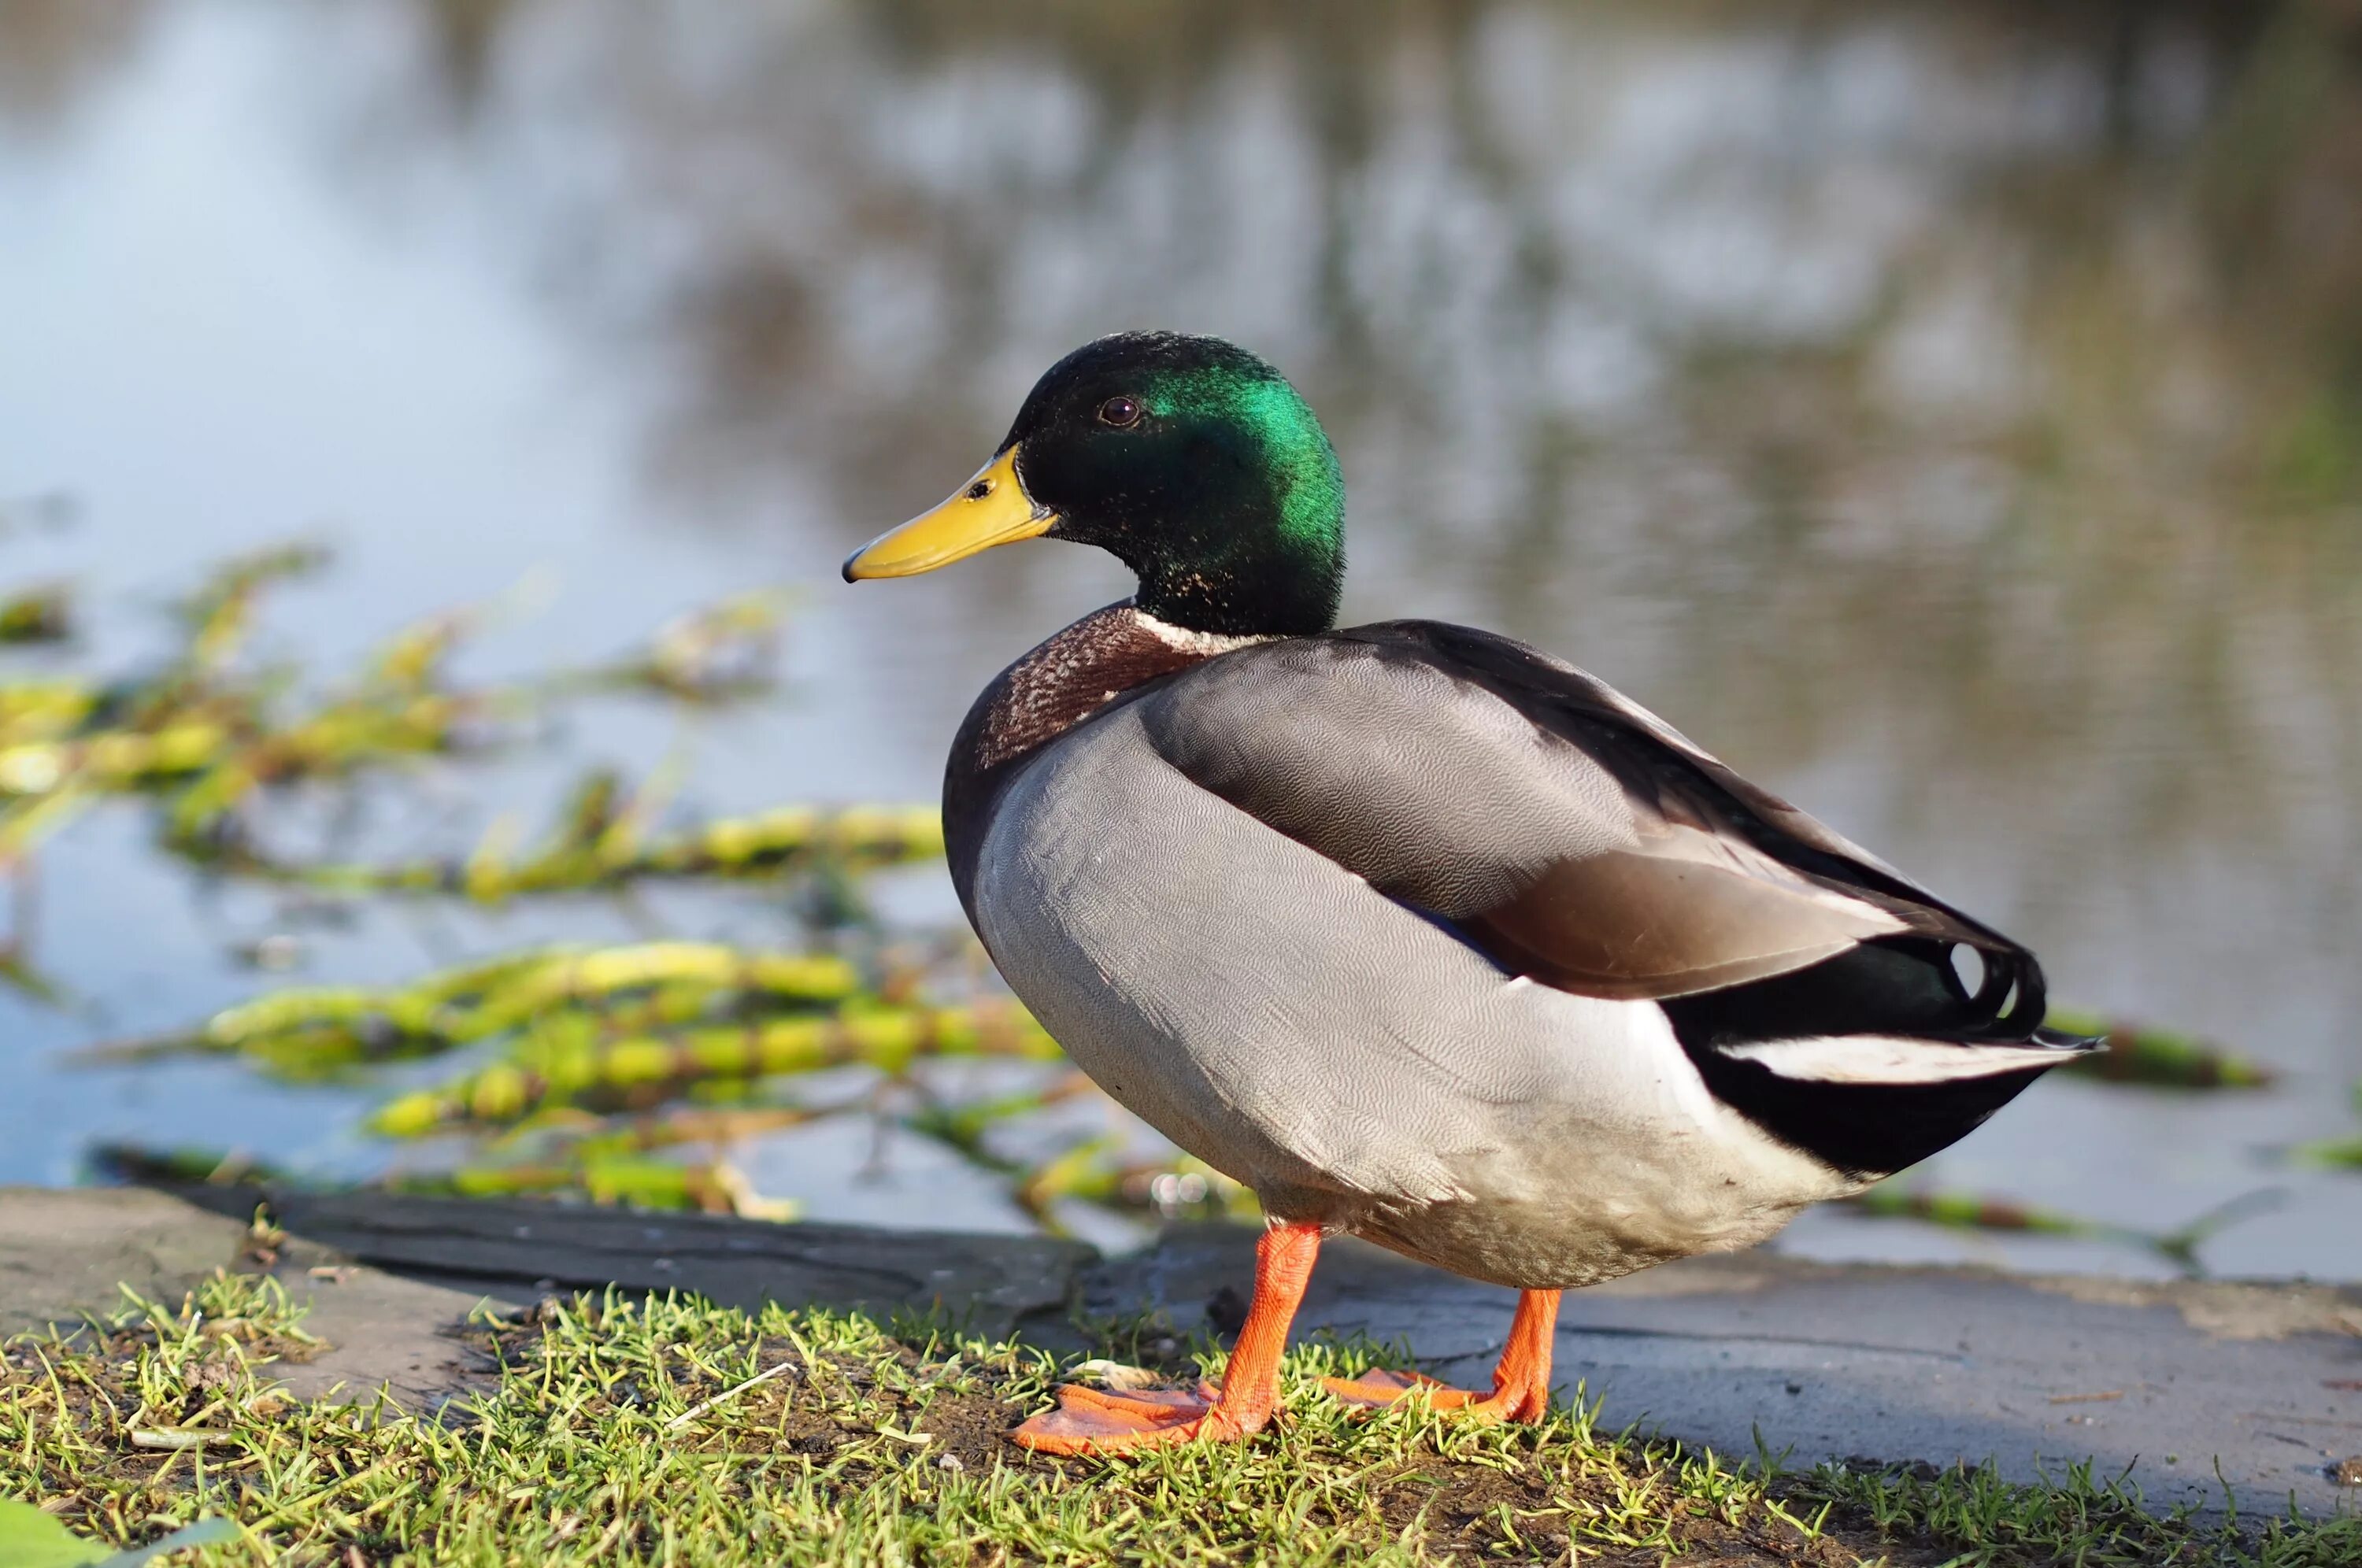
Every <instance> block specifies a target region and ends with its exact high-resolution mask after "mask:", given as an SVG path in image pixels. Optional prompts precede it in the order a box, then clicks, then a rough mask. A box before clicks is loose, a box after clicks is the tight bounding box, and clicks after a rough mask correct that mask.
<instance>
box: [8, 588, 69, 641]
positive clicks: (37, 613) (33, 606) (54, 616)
mask: <svg viewBox="0 0 2362 1568" xmlns="http://www.w3.org/2000/svg"><path fill="white" fill-rule="evenodd" d="M72 635H73V615H72V604H71V602H69V600H68V598H67V596H66V591H65V590H64V589H62V588H60V587H58V586H56V585H55V584H50V585H48V586H45V587H41V588H28V589H21V590H19V591H17V592H15V593H11V594H8V595H6V597H5V598H0V643H18V644H22V643H61V642H63V641H65V639H66V638H68V637H70V636H72Z"/></svg>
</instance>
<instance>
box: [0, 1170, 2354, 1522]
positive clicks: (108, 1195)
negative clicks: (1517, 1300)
mask: <svg viewBox="0 0 2362 1568" xmlns="http://www.w3.org/2000/svg"><path fill="white" fill-rule="evenodd" d="M193 1197H194V1198H196V1199H197V1202H194V1203H193V1202H190V1201H187V1200H186V1199H185V1198H183V1197H176V1196H171V1195H167V1194H163V1193H159V1192H149V1191H138V1190H120V1189H87V1190H78V1191H66V1192H57V1191H46V1190H40V1189H32V1188H21V1187H18V1188H0V1332H9V1331H16V1330H17V1329H21V1328H25V1327H28V1326H30V1325H32V1324H35V1323H39V1322H45V1321H53V1320H61V1319H63V1320H71V1319H72V1318H73V1317H75V1316H77V1315H78V1314H79V1312H80V1311H81V1310H83V1309H92V1310H105V1309H108V1308H109V1307H111V1306H112V1305H114V1304H116V1303H117V1302H118V1301H119V1300H120V1297H119V1296H118V1295H117V1293H116V1282H117V1281H118V1280H120V1281H122V1282H124V1283H127V1284H129V1285H131V1286H134V1287H135V1288H136V1289H138V1290H139V1291H140V1292H141V1294H143V1295H146V1296H149V1297H167V1298H171V1297H177V1296H178V1295H179V1294H180V1292H181V1291H182V1290H184V1289H186V1288H187V1287H188V1286H189V1285H190V1284H193V1282H194V1281H195V1280H197V1279H198V1278H201V1277H202V1276H203V1275H205V1274H206V1273H208V1272H210V1271H211V1270H212V1269H213V1268H215V1267H217V1266H224V1265H230V1266H237V1265H238V1264H239V1249H240V1246H241V1243H242V1242H243V1241H244V1238H245V1233H246V1225H245V1222H244V1220H245V1216H246V1215H247V1214H248V1212H249V1211H250V1210H251V1209H252V1207H253V1204H254V1202H255V1200H256V1194H255V1193H254V1192H253V1191H252V1190H251V1189H236V1188H212V1189H203V1190H200V1191H198V1192H196V1193H195V1194H193ZM272 1205H273V1209H274V1212H275V1213H276V1214H277V1215H278V1217H279V1220H280V1222H281V1224H282V1225H283V1226H285V1227H286V1229H287V1230H288V1231H290V1232H291V1233H292V1240H291V1242H289V1244H288V1245H287V1246H286V1247H285V1249H284V1250H283V1253H282V1255H281V1257H280V1259H279V1260H278V1262H277V1264H275V1266H274V1272H275V1273H276V1274H277V1275H279V1276H280V1277H281V1279H282V1280H283V1281H284V1282H285V1283H286V1284H287V1286H288V1288H289V1289H290V1290H291V1291H292V1292H293V1293H295V1294H296V1295H298V1296H299V1297H306V1298H308V1299H309V1301H310V1303H311V1306H312V1309H313V1315H312V1318H311V1319H310V1320H309V1326H310V1327H311V1328H312V1330H313V1331H315V1332H316V1333H318V1334H320V1335H321V1336H322V1337H323V1338H325V1339H326V1340H327V1341H329V1342H331V1343H332V1345H333V1346H334V1347H335V1348H334V1349H333V1350H331V1351H329V1352H328V1353H326V1354H324V1355H322V1356H320V1357H319V1358H318V1359H316V1360H315V1361H313V1362H310V1363H307V1364H303V1365H300V1366H292V1367H290V1368H288V1375H289V1380H290V1383H291V1385H292V1388H293V1391H294V1392H296V1393H298V1394H301V1395H304V1396H316V1395H319V1394H324V1393H326V1392H328V1391H330V1390H332V1389H335V1388H337V1387H342V1388H344V1389H346V1390H348V1392H351V1393H355V1394H359V1393H363V1392H366V1391H370V1390H374V1389H376V1388H378V1387H381V1386H382V1387H385V1388H387V1389H388V1390H389V1391H390V1392H392V1394H393V1395H394V1397H397V1398H399V1399H401V1400H403V1402H404V1403H407V1404H411V1405H413V1406H414V1408H432V1407H435V1406H437V1405H439V1404H441V1403H442V1402H444V1401H447V1400H448V1399H449V1398H451V1397H453V1396H455V1395H458V1394H461V1393H464V1392H466V1391H468V1390H469V1389H470V1388H472V1387H476V1386H481V1380H482V1379H483V1378H484V1377H485V1376H486V1375H487V1369H486V1368H485V1367H484V1366H483V1365H482V1364H480V1361H479V1360H478V1359H477V1357H476V1355H475V1353H474V1352H472V1351H471V1350H469V1348H468V1347H467V1346H466V1345H464V1344H463V1343H461V1342H459V1341H458V1340H456V1339H454V1338H453V1337H451V1335H450V1329H451V1328H452V1327H453V1326H454V1325H456V1324H457V1323H458V1322H459V1321H460V1320H463V1319H464V1318H465V1317H466V1315H467V1314H468V1313H469V1311H470V1310H471V1309H474V1308H475V1307H476V1306H478V1305H479V1304H480V1303H482V1302H486V1301H490V1302H491V1303H493V1304H495V1305H501V1306H513V1305H521V1304H524V1303H525V1302H529V1301H531V1300H533V1299H535V1297H538V1296H539V1295H541V1294H543V1293H544V1292H546V1291H547V1290H551V1289H559V1290H574V1289H596V1288H600V1287H602V1286H607V1285H611V1284H613V1285H618V1286H624V1287H625V1288H629V1289H667V1288H679V1289H687V1290H694V1291H697V1292H699V1293H701V1294H703V1295H705V1296H707V1297H710V1298H712V1299H713V1300H716V1301H719V1302H723V1303H725V1304H728V1305H734V1306H740V1307H750V1308H751V1307H758V1306H760V1305H761V1304H762V1303H763V1302H764V1301H766V1300H776V1301H779V1302H783V1303H787V1304H791V1305H817V1306H827V1307H833V1308H852V1307H861V1308H866V1309H869V1310H872V1311H877V1312H891V1311H893V1310H895V1309H919V1310H923V1309H927V1308H929V1307H932V1306H934V1305H937V1304H940V1305H942V1306H943V1307H944V1308H946V1309H950V1310H952V1311H953V1312H954V1313H955V1315H964V1316H965V1317H966V1320H967V1321H968V1322H969V1324H970V1325H971V1326H972V1327H973V1329H974V1330H975V1331H977V1332H980V1333H987V1334H1000V1333H1007V1332H1010V1331H1016V1332H1020V1333H1023V1334H1027V1335H1029V1336H1032V1337H1034V1338H1037V1339H1039V1340H1042V1341H1043V1342H1057V1341H1059V1340H1061V1339H1062V1338H1065V1337H1066V1336H1065V1334H1064V1333H1062V1329H1063V1326H1064V1324H1065V1320H1066V1318H1067V1315H1068V1312H1069V1310H1070V1309H1071V1308H1073V1307H1076V1306H1080V1307H1083V1308H1084V1309H1088V1310H1092V1311H1098V1312H1115V1311H1125V1310H1141V1309H1150V1310H1156V1311H1161V1312H1163V1313H1164V1314H1165V1315H1166V1317H1167V1318H1168V1319H1169V1320H1171V1321H1172V1322H1173V1323H1174V1325H1175V1329H1176V1331H1183V1332H1187V1331H1191V1330H1195V1329H1198V1328H1202V1327H1208V1326H1210V1325H1209V1318H1208V1305H1209V1302H1211V1301H1213V1300H1215V1299H1216V1298H1217V1297H1219V1296H1220V1293H1221V1292H1222V1291H1223V1290H1224V1289H1225V1287H1227V1288H1228V1289H1229V1290H1230V1291H1232V1292H1237V1293H1241V1294H1242V1293H1243V1292H1244V1291H1245V1289H1246V1287H1247V1285H1248V1283H1249V1281H1250V1279H1251V1277H1252V1275H1253V1234H1252V1233H1251V1232H1247V1231H1239V1230H1234V1229H1229V1228H1222V1227H1184V1228H1180V1229H1176V1230H1175V1231H1171V1232H1169V1233H1168V1234H1167V1235H1166V1236H1165V1237H1164V1239H1163V1240H1162V1241H1161V1242H1160V1243H1159V1244H1158V1245H1157V1246H1156V1247H1154V1248H1153V1249H1151V1250H1150V1251H1147V1252H1145V1253H1138V1254H1134V1255H1131V1256H1128V1257H1121V1258H1115V1259H1110V1260H1104V1261H1101V1260H1098V1259H1097V1257H1096V1255H1095V1254H1094V1253H1091V1252H1090V1251H1089V1249H1087V1248H1084V1247H1081V1246H1078V1245H1076V1244H1073V1243H1070V1242H1054V1241H1048V1240H1043V1239H1039V1238H1029V1237H1021V1236H980V1235H960V1234H951V1233H946V1232H928V1231H869V1230H862V1229H857V1228H853V1227H844V1226H822V1225H790V1226H778V1225H769V1224H764V1223H761V1222H758V1221H751V1220H731V1219H726V1218H715V1217H710V1216H699V1215H687V1216H684V1215H671V1214H661V1215H659V1214H639V1213H631V1212H626V1211H620V1210H614V1209H575V1208H563V1207H558V1206H555V1205H546V1204H530V1203H505V1202H481V1203H477V1202H463V1201H458V1200H451V1199H436V1198H394V1197H387V1196H384V1195H378V1194H348V1195H339V1196H314V1195H294V1194H290V1195H281V1196H278V1197H276V1198H273V1199H272ZM248 1266H251V1265H250V1264H249V1265H248ZM1512 1305H1513V1298H1512V1297H1511V1295H1510V1293H1509V1292H1507V1291H1505V1290H1497V1289H1494V1288H1492V1287H1489V1286H1479V1285H1473V1284H1471V1283H1469V1282H1467V1281H1464V1280H1460V1279H1455V1278H1452V1277H1451V1276H1450V1275H1441V1274H1438V1273H1436V1272H1434V1271H1433V1270H1430V1269H1425V1268H1421V1267H1418V1266H1417V1265H1415V1264H1408V1263H1406V1262H1404V1261H1402V1260H1401V1259H1398V1258H1396V1257H1394V1256H1392V1255H1391V1254H1388V1253H1383V1252H1380V1251H1378V1250H1376V1249H1374V1248H1371V1247H1366V1246H1362V1245H1359V1244H1357V1243H1353V1242H1334V1243H1331V1244H1330V1246H1329V1247H1327V1248H1326V1249H1324V1252H1323V1255H1322V1259H1321V1264H1320V1268H1319V1272H1318V1273H1317V1274H1316V1275H1314V1280H1313V1286H1312V1290H1311V1293H1310V1295H1309V1296H1308V1298H1307V1300H1306V1303H1305V1309H1304V1312H1303V1315H1302V1317H1301V1319H1300V1320H1299V1328H1300V1330H1301V1331H1303V1332H1307V1333H1309V1332H1316V1331H1321V1330H1327V1331H1331V1332H1335V1333H1340V1334H1352V1333H1363V1334H1367V1335H1369V1336H1370V1337H1372V1338H1374V1339H1376V1340H1380V1341H1383V1342H1398V1343H1401V1344H1405V1345H1407V1346H1408V1347H1410V1349H1411V1350H1412V1352H1413V1353H1415V1354H1416V1355H1417V1356H1418V1358H1419V1360H1420V1361H1421V1363H1422V1364H1425V1365H1426V1366H1427V1367H1428V1368H1429V1370H1430V1371H1433V1372H1435V1373H1437V1374H1438V1375H1441V1376H1445V1377H1448V1378H1452V1379H1455V1380H1458V1381H1461V1382H1464V1383H1473V1384H1477V1385H1480V1386H1481V1385H1482V1384H1483V1383H1484V1382H1485V1376H1486V1374H1487V1372H1488V1369H1489V1366H1490V1363H1491V1360H1492V1358H1493V1356H1494V1355H1495V1354H1496V1353H1497V1351H1498V1349H1499V1346H1500V1342H1501V1336H1502V1334H1503V1332H1504V1331H1505V1330H1506V1329H1507V1324H1508V1319H1509V1313H1510V1309H1511V1307H1512ZM1217 1316H1220V1314H1219V1313H1218V1314H1217ZM1558 1371H1559V1374H1560V1384H1561V1388H1562V1392H1568V1393H1571V1392H1572V1391H1573V1387H1574V1386H1575V1385H1576V1383H1577V1382H1578V1381H1579V1382H1580V1383H1581V1384H1582V1385H1583V1386H1584V1392H1585V1394H1586V1396H1587V1397H1592V1398H1595V1399H1597V1400H1598V1401H1600V1404H1601V1417H1602V1419H1603V1420H1604V1421H1605V1422H1606V1424H1607V1425H1608V1426H1609V1427H1610V1428H1621V1427H1624V1426H1626V1425H1629V1424H1635V1423H1638V1424H1639V1425H1641V1426H1643V1427H1644V1428H1655V1429H1657V1430H1661V1431H1663V1432H1664V1433H1665V1434H1666V1435H1668V1436H1672V1437H1677V1438H1681V1439H1683V1440H1685V1441H1693V1442H1701V1443H1705V1444H1709V1445H1711V1446H1713V1447H1714V1448H1716V1449H1717V1450H1719V1451H1721V1452H1728V1453H1738V1454H1748V1453H1751V1452H1753V1451H1754V1447H1755V1437H1756V1434H1757V1432H1759V1431H1760V1434H1761V1437H1762V1439H1763V1441H1764V1443H1765V1445H1766V1446H1767V1447H1769V1448H1770V1449H1771V1450H1772V1451H1773V1452H1780V1451H1782V1450H1785V1451H1787V1452H1788V1456H1789V1459H1790V1460H1791V1462H1792V1463H1810V1462H1812V1461H1815V1460H1818V1459H1821V1458H1826V1457H1853V1456H1860V1457H1866V1458H1869V1459H1873V1460H1878V1461H1905V1462H1908V1461H1922V1462H1926V1463H1934V1464H1948V1463H1952V1462H1953V1461H1955V1460H1960V1459H1965V1460H1969V1461H1970V1462H1977V1461H1982V1460H1985V1459H1992V1460H1993V1461H1994V1462H1995V1463H1997V1464H1998V1465H1999V1466H2000V1468H2001V1469H2002V1471H2003V1473H2004V1474H2008V1475H2010V1476H2013V1477H2014V1478H2018V1479H2025V1480H2031V1479H2034V1478H2036V1477H2037V1476H2038V1475H2040V1474H2044V1473H2045V1472H2046V1471H2047V1473H2049V1474H2058V1473H2059V1472H2060V1471H2061V1470H2062V1468H2063V1467H2064V1466H2065V1465H2066V1464H2067V1463H2072V1462H2078V1461H2081V1460H2085V1459H2090V1460H2092V1461H2093V1462H2095V1463H2096V1464H2097V1466H2098V1468H2099V1469H2100V1471H2101V1472H2102V1473H2103V1474H2115V1473H2116V1472H2118V1471H2122V1470H2125V1469H2126V1468H2128V1467H2130V1468H2132V1469H2133V1474H2134V1478H2135V1479H2136V1481H2138V1482H2139V1483H2140V1484H2141V1485H2142V1486H2143V1487H2144V1489H2145V1490H2146V1492H2147V1495H2148V1496H2149V1497H2150V1498H2151V1500H2152V1501H2154V1502H2157V1503H2158V1504H2160V1505H2163V1504H2170V1503H2180V1502H2188V1503H2191V1504H2194V1505H2197V1506H2199V1507H2205V1508H2209V1509H2212V1508H2219V1507H2220V1504H2221V1501H2222V1493H2221V1490H2220V1487H2219V1485H2217V1483H2216V1481H2215V1470H2216V1467H2217V1466H2218V1465H2219V1466H2220V1468H2221V1472H2222V1474H2223V1477H2224V1479H2226V1480H2228V1481H2229V1482H2230V1483H2231V1484H2232V1485H2233V1486H2234V1487H2235V1488H2236V1489H2237V1492H2238V1496H2239V1498H2240V1506H2241V1507H2242V1509H2243V1510H2244V1511H2247V1512H2251V1513H2252V1512H2256V1511H2265V1512H2269V1511H2273V1510H2276V1509H2279V1508H2282V1507H2286V1506H2287V1504H2288V1502H2289V1501H2290V1499H2291V1498H2293V1500H2294V1502H2295V1503H2296V1506H2297V1507H2299V1509H2300V1510H2301V1511H2303V1512H2305V1513H2307V1514H2314V1515H2321V1514H2328V1513H2333V1512H2337V1511H2340V1510H2351V1509H2353V1508H2355V1507H2357V1506H2362V1497H2357V1496H2356V1490H2355V1489H2353V1488H2348V1487H2341V1486H2339V1485H2337V1484H2336V1482H2335V1480H2334V1467H2335V1465H2336V1464H2337V1463H2338V1462H2339V1461H2341V1460H2343V1459H2345V1458H2346V1457H2348V1456H2353V1455H2357V1454H2362V1292H2357V1291H2356V1290H2353V1289H2347V1288H2338V1287H2333V1286H2320V1285H2312V1284H2304V1283H2287V1282H2256V1283H2235V1282H2219V1281H2204V1282H2191V1283H2188V1284H2170V1285H2155V1284H2134V1283H2129V1282H2125V1281H2116V1280H2100V1279H2090V1278H2081V1277H2073V1278H2051V1277H2023V1276H2016V1275H2005V1274H2001V1273H1997V1272H1991V1271H1984V1270H1975V1269H1945V1268H1917V1267H1915V1268H1882V1267H1876V1266H1868V1265H1852V1264H1843V1265H1839V1264H1814V1263H1808V1262H1804V1261H1801V1260H1797V1259H1793V1258H1783V1257H1781V1256H1779V1255H1778V1254H1776V1253H1760V1252H1759V1253H1748V1254H1745V1255H1742V1256H1738V1257H1726V1258H1698V1259H1693V1260H1690V1261H1689V1262H1686V1263H1680V1264H1668V1265H1666V1266H1665V1267H1662V1268H1659V1269H1653V1270H1650V1271H1649V1272H1648V1273H1646V1274H1642V1275H1634V1276H1632V1277H1631V1278H1630V1279H1628V1280H1622V1281H1617V1282H1616V1283H1615V1284H1613V1285H1608V1286H1599V1287H1596V1288H1594V1289H1591V1290H1585V1291H1579V1292H1575V1293H1573V1294H1571V1295H1569V1297H1567V1300H1566V1305H1565V1309H1564V1312H1563V1314H1562V1321H1561V1325H1560V1330H1559V1337H1558Z"/></svg>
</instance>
